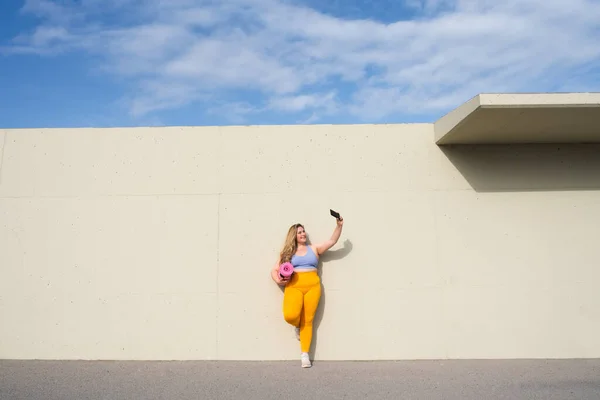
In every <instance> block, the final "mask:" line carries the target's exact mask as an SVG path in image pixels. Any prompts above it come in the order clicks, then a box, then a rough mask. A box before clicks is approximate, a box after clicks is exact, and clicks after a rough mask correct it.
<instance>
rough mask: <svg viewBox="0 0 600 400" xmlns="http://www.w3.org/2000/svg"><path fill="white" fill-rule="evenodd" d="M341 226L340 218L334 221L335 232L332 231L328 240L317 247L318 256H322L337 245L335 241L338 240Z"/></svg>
mask: <svg viewBox="0 0 600 400" xmlns="http://www.w3.org/2000/svg"><path fill="white" fill-rule="evenodd" d="M343 225H344V218H342V217H340V219H338V220H336V226H335V230H334V231H333V234H332V235H331V238H329V240H326V241H325V242H323V243H321V244H319V245H317V252H318V253H319V254H323V253H325V252H326V251H327V250H329V249H330V248H332V247H333V246H335V244H336V243H337V241H338V240H339V238H340V236H341V234H342V226H343Z"/></svg>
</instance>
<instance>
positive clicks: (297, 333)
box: [294, 327, 300, 341]
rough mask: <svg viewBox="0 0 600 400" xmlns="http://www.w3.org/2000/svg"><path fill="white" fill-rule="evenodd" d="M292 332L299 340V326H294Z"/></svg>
mask: <svg viewBox="0 0 600 400" xmlns="http://www.w3.org/2000/svg"><path fill="white" fill-rule="evenodd" d="M294 333H295V334H296V339H297V340H298V341H300V328H299V327H295V328H294Z"/></svg>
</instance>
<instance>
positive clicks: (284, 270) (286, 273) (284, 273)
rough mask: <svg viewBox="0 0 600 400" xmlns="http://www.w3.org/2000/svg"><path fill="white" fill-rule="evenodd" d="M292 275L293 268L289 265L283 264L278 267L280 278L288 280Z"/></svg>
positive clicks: (287, 263)
mask: <svg viewBox="0 0 600 400" xmlns="http://www.w3.org/2000/svg"><path fill="white" fill-rule="evenodd" d="M293 273H294V266H293V265H292V264H291V263H289V262H285V263H283V264H281V265H280V266H279V275H281V277H282V278H288V277H290V276H292V274H293Z"/></svg>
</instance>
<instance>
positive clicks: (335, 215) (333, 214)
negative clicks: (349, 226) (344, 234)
mask: <svg viewBox="0 0 600 400" xmlns="http://www.w3.org/2000/svg"><path fill="white" fill-rule="evenodd" d="M329 213H330V214H331V216H332V217H335V218H336V219H340V213H337V212H335V211H333V210H332V209H331V208H330V209H329Z"/></svg>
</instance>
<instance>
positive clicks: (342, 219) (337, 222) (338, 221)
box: [336, 215, 344, 227]
mask: <svg viewBox="0 0 600 400" xmlns="http://www.w3.org/2000/svg"><path fill="white" fill-rule="evenodd" d="M336 224H337V226H339V227H341V226H342V225H344V218H342V216H341V215H340V219H338V220H336Z"/></svg>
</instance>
